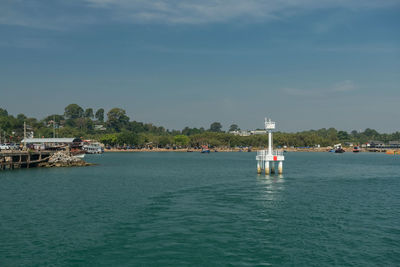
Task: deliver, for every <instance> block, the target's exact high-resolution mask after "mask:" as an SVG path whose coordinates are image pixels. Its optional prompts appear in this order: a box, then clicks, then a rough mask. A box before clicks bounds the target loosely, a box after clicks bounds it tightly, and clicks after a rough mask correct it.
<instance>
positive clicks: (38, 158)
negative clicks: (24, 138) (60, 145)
mask: <svg viewBox="0 0 400 267" xmlns="http://www.w3.org/2000/svg"><path fill="white" fill-rule="evenodd" d="M53 153H54V152H53V151H19V150H3V151H1V152H0V170H6V169H10V170H13V169H19V168H32V167H37V166H38V165H39V164H40V163H43V162H47V161H48V160H49V158H50V156H51V155H52V154H53Z"/></svg>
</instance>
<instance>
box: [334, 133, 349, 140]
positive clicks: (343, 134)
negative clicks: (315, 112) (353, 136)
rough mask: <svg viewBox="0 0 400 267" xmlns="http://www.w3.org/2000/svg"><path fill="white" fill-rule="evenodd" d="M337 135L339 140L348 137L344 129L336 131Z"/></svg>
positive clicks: (347, 138)
mask: <svg viewBox="0 0 400 267" xmlns="http://www.w3.org/2000/svg"><path fill="white" fill-rule="evenodd" d="M337 136H338V138H339V140H341V141H347V140H349V138H350V136H349V134H348V133H347V132H345V131H339V132H338V133H337Z"/></svg>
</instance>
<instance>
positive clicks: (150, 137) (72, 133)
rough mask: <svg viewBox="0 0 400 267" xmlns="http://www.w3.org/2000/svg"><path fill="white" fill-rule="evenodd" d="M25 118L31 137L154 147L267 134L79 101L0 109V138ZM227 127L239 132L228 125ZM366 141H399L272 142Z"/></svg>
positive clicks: (282, 139)
mask: <svg viewBox="0 0 400 267" xmlns="http://www.w3.org/2000/svg"><path fill="white" fill-rule="evenodd" d="M24 122H25V123H26V124H27V129H28V132H33V133H34V136H35V137H53V136H54V135H55V136H56V137H81V138H84V139H96V140H100V141H101V142H103V143H104V144H106V145H110V146H126V145H129V146H137V147H143V146H149V145H151V146H153V147H169V146H182V147H187V146H191V147H195V146H200V145H210V146H217V147H218V146H219V147H221V146H225V147H236V146H253V147H262V146H266V144H267V142H268V137H267V136H266V135H251V136H236V135H233V134H229V133H226V132H224V131H223V130H222V125H221V123H219V122H214V123H212V124H211V125H210V127H209V128H208V129H204V128H203V127H201V128H190V127H185V128H184V129H182V130H168V129H166V128H164V127H162V126H155V125H153V124H151V123H143V122H137V121H134V120H131V119H130V118H129V117H128V116H127V115H126V112H125V110H123V109H121V108H112V109H111V110H109V111H108V112H107V113H105V110H104V109H103V108H100V109H98V110H96V111H94V110H93V109H92V108H86V109H83V108H82V107H80V106H79V105H77V104H70V105H68V106H66V107H65V109H64V114H52V115H49V116H47V117H45V118H44V119H42V120H38V119H36V118H31V117H27V116H26V115H24V114H18V115H17V116H15V117H14V116H12V115H10V114H8V112H7V110H5V109H2V108H0V136H1V137H2V141H3V142H4V140H7V141H8V142H20V141H21V139H22V138H23V131H24ZM229 130H230V131H233V130H239V127H238V125H236V124H232V125H230V127H229ZM370 140H379V141H383V142H388V141H398V140H400V132H395V133H392V134H386V133H383V134H381V133H378V132H377V131H376V130H373V129H369V128H367V129H366V130H364V131H363V132H358V131H355V130H353V131H351V132H346V131H338V130H336V129H334V128H329V129H325V128H323V129H319V130H310V131H302V132H297V133H284V132H276V133H275V134H274V145H275V146H295V147H305V146H315V145H318V144H319V145H321V146H331V145H333V144H336V143H344V142H352V143H355V144H362V143H366V142H368V141H370Z"/></svg>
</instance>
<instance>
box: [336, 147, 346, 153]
mask: <svg viewBox="0 0 400 267" xmlns="http://www.w3.org/2000/svg"><path fill="white" fill-rule="evenodd" d="M344 152H346V151H345V150H344V149H343V148H341V147H338V148H337V149H336V150H335V153H344Z"/></svg>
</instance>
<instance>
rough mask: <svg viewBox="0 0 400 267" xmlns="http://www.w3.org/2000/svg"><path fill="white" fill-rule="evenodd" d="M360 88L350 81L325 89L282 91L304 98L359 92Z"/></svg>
mask: <svg viewBox="0 0 400 267" xmlns="http://www.w3.org/2000/svg"><path fill="white" fill-rule="evenodd" d="M357 89H358V86H357V85H356V84H355V83H354V82H353V81H350V80H345V81H341V82H337V83H335V84H333V85H330V86H327V87H325V88H315V89H300V88H282V91H283V92H284V93H285V94H287V95H291V96H304V97H320V96H326V95H332V94H339V93H346V92H350V91H354V90H357Z"/></svg>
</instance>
